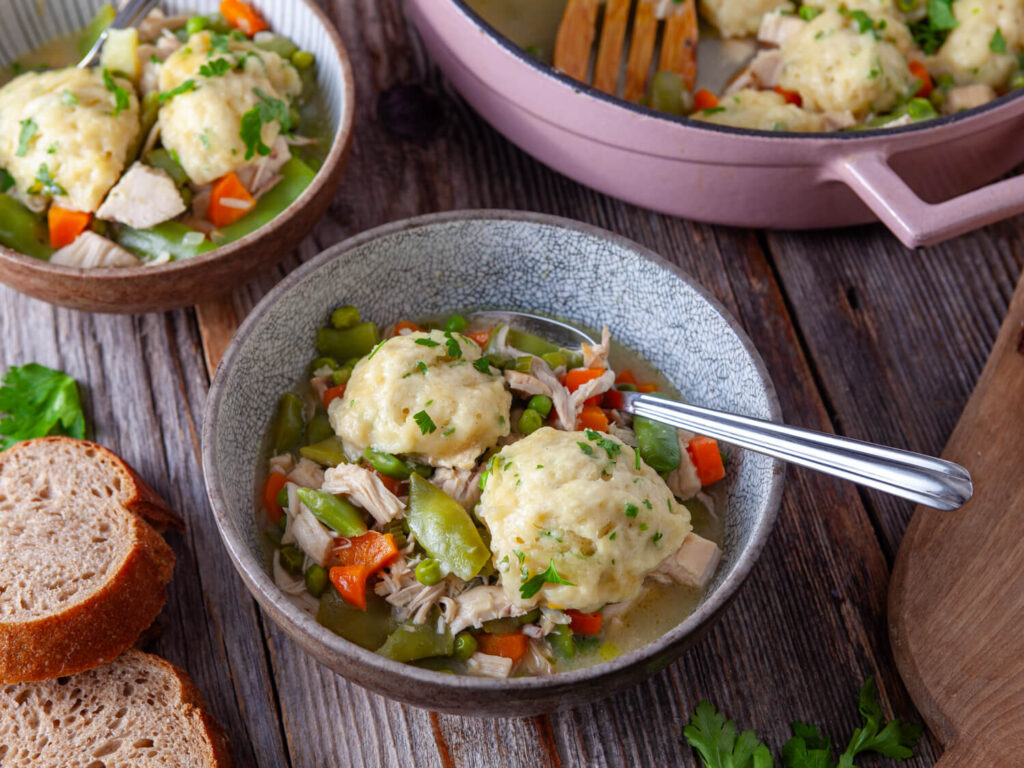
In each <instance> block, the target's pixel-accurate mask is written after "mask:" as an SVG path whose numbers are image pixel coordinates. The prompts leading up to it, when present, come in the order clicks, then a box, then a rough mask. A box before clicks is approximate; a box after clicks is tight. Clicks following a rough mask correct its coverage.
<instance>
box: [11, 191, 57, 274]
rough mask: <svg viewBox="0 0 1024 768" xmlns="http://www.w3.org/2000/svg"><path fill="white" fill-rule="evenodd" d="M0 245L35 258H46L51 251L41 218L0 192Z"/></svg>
mask: <svg viewBox="0 0 1024 768" xmlns="http://www.w3.org/2000/svg"><path fill="white" fill-rule="evenodd" d="M0 245H5V246H7V247H8V248H13V249H14V250H15V251H18V252H19V253H24V254H25V255H26V256H31V257H32V258H35V259H48V258H50V255H51V254H52V253H53V248H51V247H50V240H49V238H48V236H47V234H46V224H45V223H44V221H43V218H42V217H41V216H37V215H36V214H34V213H32V211H30V210H29V209H28V208H26V207H25V206H24V205H22V204H21V203H20V202H18V201H17V200H15V199H14V198H13V197H11V196H10V195H4V194H0Z"/></svg>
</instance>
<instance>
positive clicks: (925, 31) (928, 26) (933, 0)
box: [910, 0, 960, 56]
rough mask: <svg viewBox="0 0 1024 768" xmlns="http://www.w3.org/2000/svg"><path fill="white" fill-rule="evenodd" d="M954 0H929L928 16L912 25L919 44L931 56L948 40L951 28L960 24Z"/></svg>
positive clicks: (915, 40) (914, 36)
mask: <svg viewBox="0 0 1024 768" xmlns="http://www.w3.org/2000/svg"><path fill="white" fill-rule="evenodd" d="M952 1H953V0H928V16H927V17H926V18H924V19H922V20H921V21H918V22H915V23H913V24H911V25H910V33H911V35H912V36H913V38H914V42H915V43H916V44H917V46H918V47H919V48H920V49H921V50H922V51H924V52H925V53H926V54H928V55H929V56H930V55H932V54H933V53H935V52H936V51H937V50H939V48H941V47H942V44H943V43H944V42H946V37H947V36H948V35H949V30H951V29H954V28H956V27H957V26H959V24H960V22H958V21H957V20H956V17H955V16H953V8H952Z"/></svg>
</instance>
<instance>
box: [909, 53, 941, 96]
mask: <svg viewBox="0 0 1024 768" xmlns="http://www.w3.org/2000/svg"><path fill="white" fill-rule="evenodd" d="M907 63H908V65H909V66H910V74H911V75H913V76H914V77H915V78H917V79H918V80H920V81H921V87H920V88H918V89H917V93H916V94H914V95H915V96H920V97H921V98H922V99H924V98H927V97H928V94H930V93H931V92H932V90H934V88H935V84H934V83H933V82H932V76H931V74H929V72H928V70H927V69H925V66H924V64H922V63H921V62H920V61H910V62H907Z"/></svg>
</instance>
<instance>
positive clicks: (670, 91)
mask: <svg viewBox="0 0 1024 768" xmlns="http://www.w3.org/2000/svg"><path fill="white" fill-rule="evenodd" d="M651 107H652V108H654V109H656V110H658V111H659V112H667V113H668V114H670V115H688V114H690V113H691V112H693V94H692V93H690V91H689V89H688V88H687V87H686V84H685V83H684V82H683V78H681V77H680V76H679V75H678V74H676V73H675V72H673V71H671V70H668V69H662V70H660V71H658V72H655V73H654V77H652V78H651Z"/></svg>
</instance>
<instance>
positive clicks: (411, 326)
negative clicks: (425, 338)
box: [395, 320, 423, 336]
mask: <svg viewBox="0 0 1024 768" xmlns="http://www.w3.org/2000/svg"><path fill="white" fill-rule="evenodd" d="M422 330H423V329H422V328H420V327H419V326H418V325H416V323H410V322H409V321H408V320H403V321H402V322H400V323H396V324H395V336H398V335H399V334H400V333H401V332H402V331H422Z"/></svg>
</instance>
